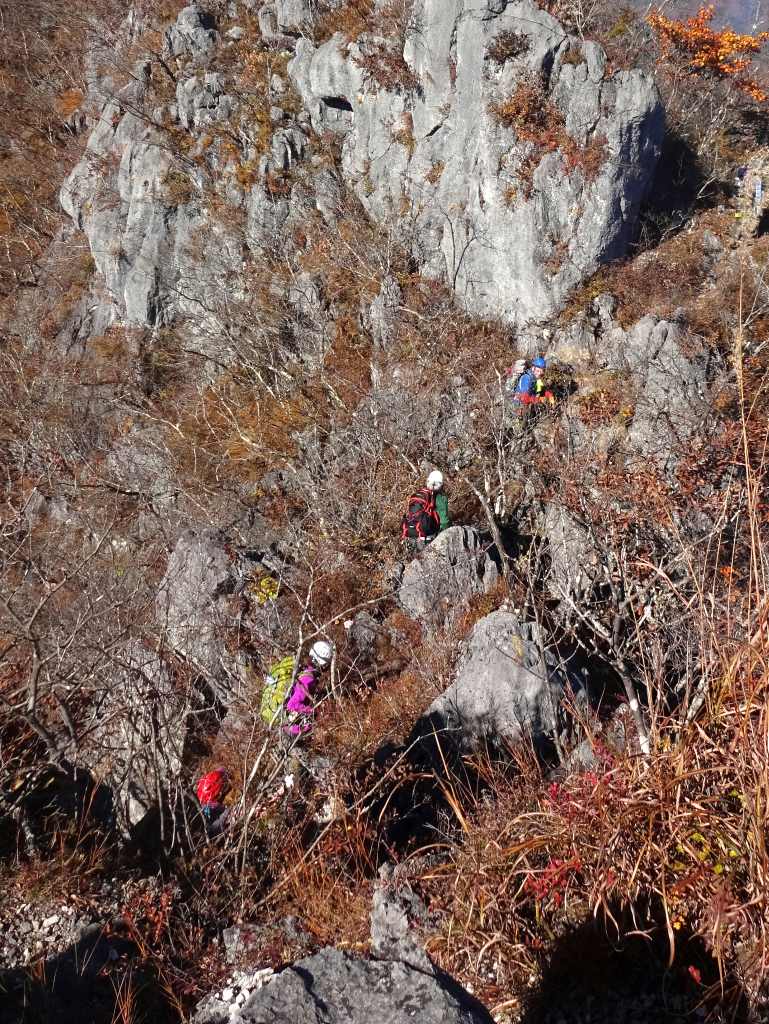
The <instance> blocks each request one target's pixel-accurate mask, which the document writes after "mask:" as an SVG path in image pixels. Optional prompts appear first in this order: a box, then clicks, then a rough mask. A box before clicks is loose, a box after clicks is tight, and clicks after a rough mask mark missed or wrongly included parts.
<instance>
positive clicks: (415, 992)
mask: <svg viewBox="0 0 769 1024" xmlns="http://www.w3.org/2000/svg"><path fill="white" fill-rule="evenodd" d="M217 1012H218V1011H214V1010H202V1011H199V1012H198V1013H197V1014H196V1015H195V1016H194V1017H193V1024H371V1022H372V1021H376V1022H377V1024H491V1020H492V1018H491V1016H490V1015H489V1013H488V1012H487V1011H486V1010H485V1009H484V1008H483V1006H482V1005H481V1004H480V1003H479V1002H478V1001H477V1000H476V999H474V998H473V997H472V996H471V995H469V993H467V992H465V991H464V989H462V988H461V987H460V986H459V985H457V984H456V983H455V982H454V981H452V980H451V978H449V977H448V976H447V975H443V976H441V977H440V978H435V977H432V976H430V975H426V974H422V973H421V972H420V971H418V970H415V969H414V968H413V967H409V966H408V965H406V964H403V963H399V962H397V961H387V962H384V963H379V962H376V961H373V960H360V959H358V958H357V957H354V956H351V955H350V954H349V953H343V952H341V951H340V950H337V949H332V948H327V949H323V950H321V952H320V953H318V954H316V955H315V956H311V957H306V958H305V959H303V960H298V961H297V962H296V963H295V964H294V965H293V966H292V967H290V968H288V969H287V970H285V971H282V972H281V973H280V974H279V975H277V977H275V978H274V979H273V980H272V981H271V982H270V983H269V984H268V985H266V986H265V987H264V988H261V989H258V990H257V991H256V992H253V993H252V994H251V996H250V997H249V999H248V1000H246V1002H245V1003H244V1004H243V1006H242V1007H241V1008H240V1009H239V1010H235V1011H234V1012H233V1010H230V1011H228V1012H226V1013H225V1014H222V1013H221V1012H219V1015H218V1016H217Z"/></svg>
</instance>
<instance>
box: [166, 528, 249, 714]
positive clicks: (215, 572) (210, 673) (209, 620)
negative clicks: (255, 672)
mask: <svg viewBox="0 0 769 1024" xmlns="http://www.w3.org/2000/svg"><path fill="white" fill-rule="evenodd" d="M236 563H237V556H236V555H235V554H234V553H233V554H230V553H229V552H228V550H227V539H226V537H225V535H224V534H223V533H221V531H219V530H216V529H214V528H213V527H206V528H205V529H203V530H187V531H186V532H185V533H183V534H182V536H181V537H180V538H179V540H178V542H177V544H176V547H175V548H174V550H173V552H172V553H171V557H170V558H169V560H168V567H167V569H166V574H165V576H164V577H163V580H162V582H161V584H160V587H159V589H158V595H157V598H156V600H155V616H156V618H157V621H158V625H159V626H160V628H161V629H162V630H163V631H164V634H165V637H166V640H167V642H168V644H169V645H170V647H171V648H172V649H173V650H174V651H176V652H177V653H178V654H180V655H182V656H183V657H184V658H186V660H187V662H188V664H189V665H190V668H191V669H192V670H193V672H199V673H201V675H202V676H203V678H204V680H205V682H206V683H208V684H209V685H210V686H211V687H212V688H213V691H214V692H215V693H216V694H217V695H219V696H220V697H223V698H224V699H225V700H226V699H228V698H231V697H232V696H233V695H234V694H235V693H236V692H237V690H238V686H239V680H238V678H236V676H235V675H234V671H237V666H236V665H235V664H234V663H233V661H232V658H231V657H230V656H229V655H228V654H227V653H226V639H227V632H228V630H230V629H232V628H233V627H234V626H235V624H236V622H237V620H238V615H237V611H236V609H235V608H234V607H233V606H232V605H231V604H230V602H229V601H228V598H229V597H230V596H231V595H233V594H234V593H235V590H236V588H237V587H238V583H239V577H238V572H237V564H236Z"/></svg>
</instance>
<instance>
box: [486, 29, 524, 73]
mask: <svg viewBox="0 0 769 1024" xmlns="http://www.w3.org/2000/svg"><path fill="white" fill-rule="evenodd" d="M528 48H529V40H528V39H527V38H526V36H524V35H521V34H520V32H514V31H512V30H511V29H506V30H505V31H504V32H500V33H499V35H498V36H497V37H496V39H495V40H494V42H493V43H490V44H489V46H488V48H487V50H486V53H487V54H488V55H489V58H490V59H491V60H492V61H493V62H494V63H495V64H499V65H502V64H504V63H505V61H508V60H511V59H512V58H513V57H520V56H521V54H524V53H526V51H527V50H528Z"/></svg>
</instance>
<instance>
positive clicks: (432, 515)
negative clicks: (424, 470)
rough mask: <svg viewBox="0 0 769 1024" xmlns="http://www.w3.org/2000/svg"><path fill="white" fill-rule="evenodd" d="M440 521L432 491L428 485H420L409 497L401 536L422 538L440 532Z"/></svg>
mask: <svg viewBox="0 0 769 1024" xmlns="http://www.w3.org/2000/svg"><path fill="white" fill-rule="evenodd" d="M440 528H441V521H440V519H439V518H438V513H437V512H436V511H435V500H434V498H433V492H432V491H431V490H430V489H429V488H428V487H420V488H419V490H418V491H416V493H414V494H412V495H411V497H410V498H409V504H408V508H407V510H406V515H405V516H404V517H403V522H402V523H401V537H402V538H404V539H405V538H406V537H412V538H413V537H416V539H417V540H424V539H425V537H433V536H435V534H436V533H438V532H440Z"/></svg>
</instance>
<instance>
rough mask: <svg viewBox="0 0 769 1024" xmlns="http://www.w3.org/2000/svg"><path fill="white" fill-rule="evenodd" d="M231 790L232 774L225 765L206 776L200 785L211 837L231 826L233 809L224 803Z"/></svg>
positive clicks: (199, 797) (199, 790) (204, 812)
mask: <svg viewBox="0 0 769 1024" xmlns="http://www.w3.org/2000/svg"><path fill="white" fill-rule="evenodd" d="M231 789H232V783H231V782H230V773H229V772H228V771H227V769H226V768H225V766H224V765H223V764H220V765H219V767H218V768H214V770H213V771H211V772H209V773H208V774H207V775H204V776H203V778H202V779H201V780H200V782H199V783H198V790H197V792H198V800H199V801H200V804H201V808H202V810H203V817H204V819H205V822H206V825H207V826H208V834H209V835H210V836H218V835H221V834H222V832H223V831H224V829H225V828H226V827H227V825H228V824H229V821H230V817H231V815H232V811H233V808H232V807H225V806H224V804H223V802H222V801H223V800H224V798H225V797H226V796H227V794H228V793H229V791H230V790H231Z"/></svg>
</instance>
